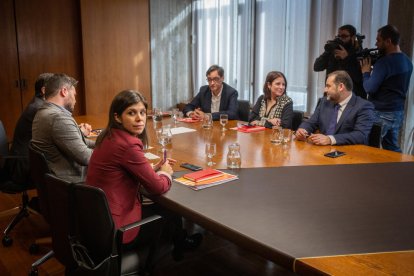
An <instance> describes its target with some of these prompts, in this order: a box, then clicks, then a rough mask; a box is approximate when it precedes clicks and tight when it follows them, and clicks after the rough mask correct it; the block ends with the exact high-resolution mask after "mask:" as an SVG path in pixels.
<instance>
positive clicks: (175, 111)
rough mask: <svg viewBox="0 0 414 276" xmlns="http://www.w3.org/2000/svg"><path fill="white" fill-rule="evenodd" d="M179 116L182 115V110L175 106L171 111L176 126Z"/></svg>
mask: <svg viewBox="0 0 414 276" xmlns="http://www.w3.org/2000/svg"><path fill="white" fill-rule="evenodd" d="M179 116H180V110H179V109H178V108H173V109H172V111H171V117H172V119H173V121H174V126H177V123H178V118H179Z"/></svg>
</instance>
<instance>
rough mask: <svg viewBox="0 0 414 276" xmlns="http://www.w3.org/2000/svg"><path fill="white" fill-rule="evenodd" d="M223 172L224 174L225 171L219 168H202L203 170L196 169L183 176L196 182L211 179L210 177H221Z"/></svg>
mask: <svg viewBox="0 0 414 276" xmlns="http://www.w3.org/2000/svg"><path fill="white" fill-rule="evenodd" d="M222 174H223V172H221V171H218V170H214V169H204V170H201V171H196V172H192V173H187V174H184V175H183V177H184V178H185V179H188V180H191V181H194V182H200V181H204V180H209V179H213V178H216V177H219V176H221V175H222Z"/></svg>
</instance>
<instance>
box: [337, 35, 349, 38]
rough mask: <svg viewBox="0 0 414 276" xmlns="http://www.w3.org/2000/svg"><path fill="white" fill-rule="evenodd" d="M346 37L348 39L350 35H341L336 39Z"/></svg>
mask: <svg viewBox="0 0 414 276" xmlns="http://www.w3.org/2000/svg"><path fill="white" fill-rule="evenodd" d="M348 37H350V35H346V34H343V35H337V36H336V38H348Z"/></svg>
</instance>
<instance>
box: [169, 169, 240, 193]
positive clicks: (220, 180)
mask: <svg viewBox="0 0 414 276" xmlns="http://www.w3.org/2000/svg"><path fill="white" fill-rule="evenodd" d="M236 179H239V178H238V177H237V175H233V174H230V173H226V172H221V174H220V175H218V177H215V178H211V179H207V180H202V181H198V182H194V181H191V180H189V179H186V178H184V177H183V176H182V177H178V178H175V179H174V182H177V183H179V184H182V185H185V186H187V187H188V188H190V189H192V190H195V191H199V190H203V189H206V188H209V187H214V186H218V185H221V184H224V183H227V182H231V181H233V180H236Z"/></svg>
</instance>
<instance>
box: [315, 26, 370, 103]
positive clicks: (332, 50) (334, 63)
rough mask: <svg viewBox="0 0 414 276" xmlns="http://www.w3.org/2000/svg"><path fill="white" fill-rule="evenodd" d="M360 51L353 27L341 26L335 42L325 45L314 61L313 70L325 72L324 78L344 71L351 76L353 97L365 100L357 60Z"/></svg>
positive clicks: (365, 96) (331, 41) (365, 95)
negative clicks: (335, 72)
mask: <svg viewBox="0 0 414 276" xmlns="http://www.w3.org/2000/svg"><path fill="white" fill-rule="evenodd" d="M361 49H362V45H360V42H359V40H358V39H357V34H356V29H355V27H354V26H352V25H344V26H341V27H339V29H338V35H337V36H336V38H335V40H330V41H328V42H327V43H326V44H325V52H323V54H322V55H320V56H319V57H318V58H317V59H316V60H315V63H314V64H313V70H314V71H315V72H320V71H323V70H326V76H328V75H329V74H330V73H332V72H334V71H337V70H344V71H346V72H347V73H348V74H349V75H350V76H351V79H352V82H353V84H354V89H353V92H354V93H355V95H357V96H360V97H361V98H364V99H366V98H367V94H366V93H365V90H364V87H363V85H362V72H361V67H360V65H359V61H358V59H357V53H358V51H360V50H361Z"/></svg>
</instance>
